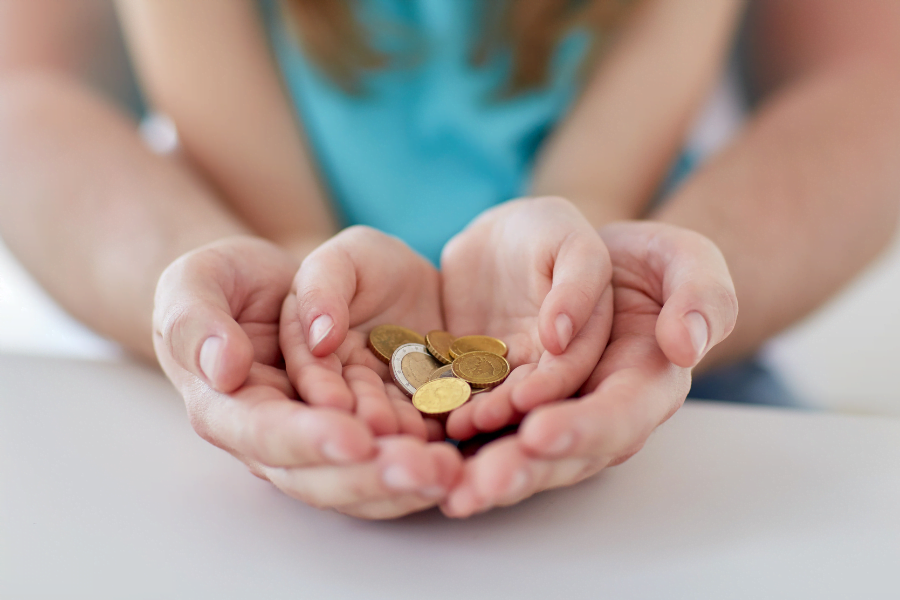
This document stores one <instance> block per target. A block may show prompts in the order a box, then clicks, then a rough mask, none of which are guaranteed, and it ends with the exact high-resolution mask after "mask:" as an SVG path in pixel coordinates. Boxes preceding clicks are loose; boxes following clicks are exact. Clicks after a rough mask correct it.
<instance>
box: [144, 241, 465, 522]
mask: <svg viewBox="0 0 900 600" xmlns="http://www.w3.org/2000/svg"><path fill="white" fill-rule="evenodd" d="M296 269H297V262H296V261H295V260H294V259H293V258H292V257H291V256H290V255H288V254H287V253H285V252H284V251H283V250H281V249H280V248H278V247H277V246H275V245H273V244H270V243H268V242H266V241H263V240H259V239H255V238H249V237H235V238H230V239H226V240H221V241H219V242H216V243H213V244H210V245H208V246H205V247H203V248H200V249H197V250H195V251H192V252H190V253H188V254H186V255H184V256H182V257H181V258H179V259H178V260H176V261H175V262H174V263H172V265H170V266H169V267H168V268H167V269H166V271H165V272H164V273H163V274H162V276H161V277H160V280H159V282H158V285H157V290H156V305H155V310H154V316H153V330H154V346H155V349H156V354H157V357H158V359H159V362H160V364H161V365H162V367H163V369H164V370H165V372H166V374H167V375H168V376H169V378H170V379H171V380H172V382H173V383H174V384H175V386H176V388H177V389H178V390H179V392H180V393H181V394H182V396H183V397H184V401H185V405H186V407H187V412H188V416H189V417H190V421H191V424H192V426H193V427H194V429H195V430H196V431H197V433H199V434H200V435H201V436H202V437H203V438H204V439H206V440H207V441H209V442H211V443H212V444H214V445H216V446H218V447H220V448H223V449H225V450H227V451H228V452H230V453H231V454H233V455H234V456H235V457H237V458H238V459H240V460H241V461H243V462H244V463H245V464H246V465H247V466H248V467H249V468H250V470H251V471H252V472H253V473H254V474H256V475H257V476H259V477H262V478H265V479H268V480H270V481H271V482H272V483H274V484H275V485H276V486H278V487H279V488H280V489H281V490H282V491H284V492H285V493H287V494H289V495H291V496H294V497H296V498H299V499H301V500H303V501H305V502H307V503H308V504H311V505H313V506H318V507H328V508H334V509H336V510H338V511H340V512H344V513H347V514H350V515H354V516H359V517H366V518H390V517H396V516H400V515H403V514H406V513H409V512H413V511H416V510H421V509H423V508H427V507H429V506H433V505H434V504H435V503H436V502H437V500H438V499H440V498H441V497H443V496H444V495H445V494H446V491H447V489H448V488H449V487H450V486H451V485H452V483H453V482H454V481H455V480H456V478H457V476H458V474H459V470H460V463H461V459H460V457H459V454H458V452H457V451H456V450H455V449H454V448H452V447H450V446H449V445H447V444H443V443H440V444H427V443H426V442H425V441H424V439H423V438H424V430H423V428H420V432H419V435H418V436H416V435H390V436H385V437H380V438H376V436H375V435H373V433H372V431H371V428H370V427H369V426H368V425H367V422H366V418H365V416H364V415H360V414H359V412H357V413H352V412H348V411H345V410H339V409H336V408H330V407H316V406H310V405H308V404H306V403H304V402H301V401H299V400H298V399H297V394H296V393H295V391H294V389H295V388H294V387H293V386H292V385H291V383H290V380H289V378H288V376H287V374H286V372H285V370H284V367H283V364H282V354H281V352H280V350H279V319H280V314H281V310H282V304H283V301H284V298H285V296H286V295H287V294H288V291H289V290H290V287H291V282H292V279H293V277H294V273H295V272H296ZM397 429H398V431H399V429H400V427H399V426H398V428H397Z"/></svg>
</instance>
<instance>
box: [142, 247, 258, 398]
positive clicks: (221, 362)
mask: <svg viewBox="0 0 900 600" xmlns="http://www.w3.org/2000/svg"><path fill="white" fill-rule="evenodd" d="M216 258H217V257H216V256H211V255H208V254H205V253H204V252H203V251H202V250H201V251H199V252H197V253H191V254H188V255H185V256H183V257H181V258H179V259H178V260H177V261H175V262H174V263H172V265H170V266H169V267H168V268H167V269H166V270H165V271H164V272H163V274H162V276H161V277H160V279H159V282H158V284H157V287H156V301H155V306H154V315H153V331H154V345H155V347H156V351H157V355H158V357H159V359H160V363H161V364H162V365H163V368H164V369H166V371H167V372H168V373H169V375H170V376H172V375H173V374H172V373H171V372H170V368H167V367H171V366H172V364H173V363H174V365H177V367H180V368H181V369H183V370H185V371H187V372H188V373H191V374H193V375H195V376H197V377H200V378H201V379H203V380H205V381H206V382H207V383H209V385H210V386H212V387H213V388H214V389H216V390H218V391H220V392H225V393H228V392H232V391H234V390H235V389H237V388H238V387H240V386H241V384H243V383H244V381H246V379H247V376H248V375H249V373H250V367H251V365H252V363H253V355H254V351H253V345H252V343H251V342H250V339H249V337H247V334H246V333H245V332H244V330H243V328H241V326H240V325H239V324H238V323H237V322H236V321H235V319H234V316H233V315H232V311H231V307H230V304H229V302H228V297H227V296H226V293H225V290H224V289H223V286H222V285H221V283H220V277H222V276H223V271H224V270H223V269H222V268H221V267H220V266H218V265H216V264H215V260H216ZM218 258H219V260H221V257H220V256H219V257H218ZM230 287H232V288H233V287H234V286H230Z"/></svg>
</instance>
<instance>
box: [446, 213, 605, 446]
mask: <svg viewBox="0 0 900 600" xmlns="http://www.w3.org/2000/svg"><path fill="white" fill-rule="evenodd" d="M441 271H442V273H443V278H444V280H443V283H444V290H443V291H444V313H445V318H446V320H447V326H448V328H449V331H450V333H451V334H453V335H455V336H459V335H467V334H485V335H490V336H493V337H496V338H499V339H501V340H503V341H504V342H506V343H507V345H508V346H509V356H508V360H509V363H510V366H511V368H512V372H511V373H510V375H509V378H508V379H507V380H506V381H505V382H504V383H503V384H501V385H499V386H497V387H496V388H494V389H493V390H491V391H490V392H486V393H483V394H479V395H478V396H476V397H475V398H473V399H472V400H471V401H469V402H468V403H466V404H465V405H463V406H462V407H460V408H459V409H457V410H456V411H454V412H453V413H452V414H451V415H450V418H449V420H448V421H447V432H448V434H449V435H450V436H451V437H454V438H457V439H466V438H469V437H471V436H473V435H475V434H476V433H478V432H483V431H494V430H497V429H500V428H501V427H504V426H506V425H509V424H510V423H513V422H516V421H517V420H518V419H520V418H521V416H522V415H523V414H525V413H527V412H528V411H530V410H532V409H533V408H534V407H535V406H538V405H539V404H542V403H545V402H549V401H552V400H556V399H558V398H565V397H568V396H570V395H571V394H573V393H575V391H576V390H578V389H579V388H580V387H581V386H582V385H583V384H584V382H585V381H586V380H587V378H588V376H589V375H590V374H591V371H592V370H593V368H594V367H595V366H596V365H597V361H598V360H599V359H600V355H601V353H602V352H603V349H604V348H605V347H606V344H607V341H608V339H609V332H610V326H611V322H612V313H613V307H612V301H613V293H612V288H611V286H610V278H611V275H612V267H611V265H610V260H609V254H608V252H607V250H606V246H605V245H604V244H603V241H602V240H601V239H600V237H599V236H598V235H597V232H596V231H595V230H594V229H593V228H592V227H591V225H590V223H588V221H587V220H586V219H585V218H584V217H583V216H582V215H581V213H580V212H579V211H578V209H577V208H575V207H574V206H573V205H572V204H571V203H569V202H568V201H566V200H563V199H561V198H552V197H547V198H526V199H521V200H515V201H512V202H507V203H505V204H502V205H500V206H498V207H496V208H494V209H491V210H489V211H487V212H485V213H484V214H483V215H482V216H480V217H478V218H477V219H476V220H475V221H473V222H472V223H471V224H470V225H469V226H468V227H467V228H466V229H465V230H464V231H463V232H462V233H460V234H459V235H458V236H456V237H455V238H453V239H452V240H451V241H450V242H449V243H448V244H447V246H446V247H445V249H444V253H443V255H442V257H441Z"/></svg>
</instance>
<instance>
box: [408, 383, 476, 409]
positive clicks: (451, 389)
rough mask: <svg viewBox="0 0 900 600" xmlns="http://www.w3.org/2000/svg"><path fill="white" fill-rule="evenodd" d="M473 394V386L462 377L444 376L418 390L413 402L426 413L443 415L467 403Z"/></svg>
mask: <svg viewBox="0 0 900 600" xmlns="http://www.w3.org/2000/svg"><path fill="white" fill-rule="evenodd" d="M471 395H472V388H470V387H469V384H468V383H466V382H465V381H463V380H462V379H454V378H448V377H443V378H441V379H435V380H434V381H429V382H428V383H426V384H425V385H423V386H422V387H420V388H419V389H418V390H416V393H415V395H413V399H412V403H413V406H415V407H416V408H418V409H419V412H422V413H425V414H426V415H443V414H446V413H448V412H450V411H451V410H453V409H455V408H459V407H460V406H462V405H463V404H465V403H466V401H467V400H468V399H469V398H470V397H471Z"/></svg>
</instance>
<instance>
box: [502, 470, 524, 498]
mask: <svg viewBox="0 0 900 600" xmlns="http://www.w3.org/2000/svg"><path fill="white" fill-rule="evenodd" d="M527 486H528V472H527V471H526V470H525V469H519V470H518V471H516V474H515V475H513V478H512V482H511V483H510V484H509V489H507V490H506V496H507V497H508V498H518V497H519V496H521V495H522V494H524V493H525V488H526V487H527Z"/></svg>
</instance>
